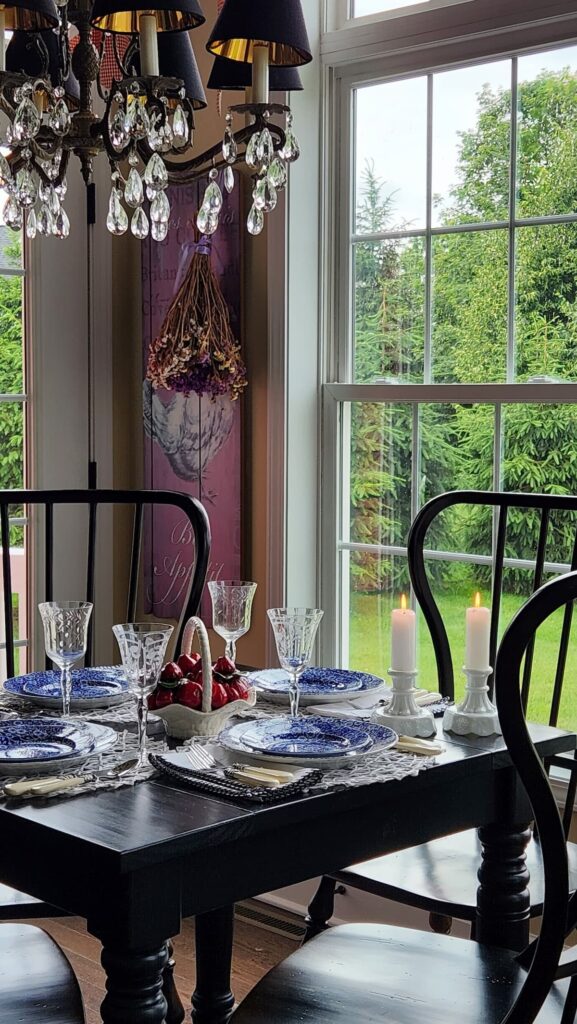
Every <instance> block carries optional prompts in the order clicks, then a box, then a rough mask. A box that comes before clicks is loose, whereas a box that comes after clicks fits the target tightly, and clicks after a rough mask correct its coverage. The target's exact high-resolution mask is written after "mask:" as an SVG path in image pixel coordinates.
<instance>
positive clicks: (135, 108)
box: [126, 98, 150, 139]
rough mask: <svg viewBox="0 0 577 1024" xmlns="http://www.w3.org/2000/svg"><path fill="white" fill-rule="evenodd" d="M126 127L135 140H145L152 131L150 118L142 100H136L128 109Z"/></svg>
mask: <svg viewBox="0 0 577 1024" xmlns="http://www.w3.org/2000/svg"><path fill="white" fill-rule="evenodd" d="M126 127H127V128H128V130H129V132H130V134H131V135H132V137H133V138H134V139H144V138H146V136H147V135H148V133H149V131H150V117H149V116H148V111H147V109H146V107H145V106H144V103H143V102H141V100H140V98H135V99H133V100H132V103H131V105H130V107H129V109H128V114H127V116H126Z"/></svg>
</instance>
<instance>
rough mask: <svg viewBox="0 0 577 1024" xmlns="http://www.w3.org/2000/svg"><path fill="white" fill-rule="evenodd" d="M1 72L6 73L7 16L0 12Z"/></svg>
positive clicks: (2, 10)
mask: <svg viewBox="0 0 577 1024" xmlns="http://www.w3.org/2000/svg"><path fill="white" fill-rule="evenodd" d="M0 71H6V14H5V13H4V8H2V9H1V10H0Z"/></svg>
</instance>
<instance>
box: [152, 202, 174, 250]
mask: <svg viewBox="0 0 577 1024" xmlns="http://www.w3.org/2000/svg"><path fill="white" fill-rule="evenodd" d="M169 217H170V203H169V201H168V196H167V194H166V192H157V193H156V195H155V197H154V199H153V200H152V202H151V204H150V219H151V221H152V222H153V224H160V223H164V224H168V218H169ZM157 241H158V239H157ZM161 241H162V239H161Z"/></svg>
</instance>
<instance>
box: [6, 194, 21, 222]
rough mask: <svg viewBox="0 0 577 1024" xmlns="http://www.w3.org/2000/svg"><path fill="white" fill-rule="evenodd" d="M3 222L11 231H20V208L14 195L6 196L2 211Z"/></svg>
mask: <svg viewBox="0 0 577 1024" xmlns="http://www.w3.org/2000/svg"><path fill="white" fill-rule="evenodd" d="M2 216H3V218H4V223H5V224H6V226H7V227H9V228H12V230H13V231H20V228H21V227H22V210H21V209H20V207H19V206H18V203H17V202H16V200H15V198H14V196H8V199H7V200H6V202H5V203H4V209H3V211H2Z"/></svg>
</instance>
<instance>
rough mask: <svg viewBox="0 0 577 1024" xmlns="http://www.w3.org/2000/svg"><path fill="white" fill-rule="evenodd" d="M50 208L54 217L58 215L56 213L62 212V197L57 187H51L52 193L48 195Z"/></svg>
mask: <svg viewBox="0 0 577 1024" xmlns="http://www.w3.org/2000/svg"><path fill="white" fill-rule="evenodd" d="M48 209H49V210H50V213H51V214H52V216H53V217H56V215H57V214H58V213H60V199H59V197H58V193H57V191H56V189H55V188H51V189H50V193H49V195H48Z"/></svg>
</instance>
